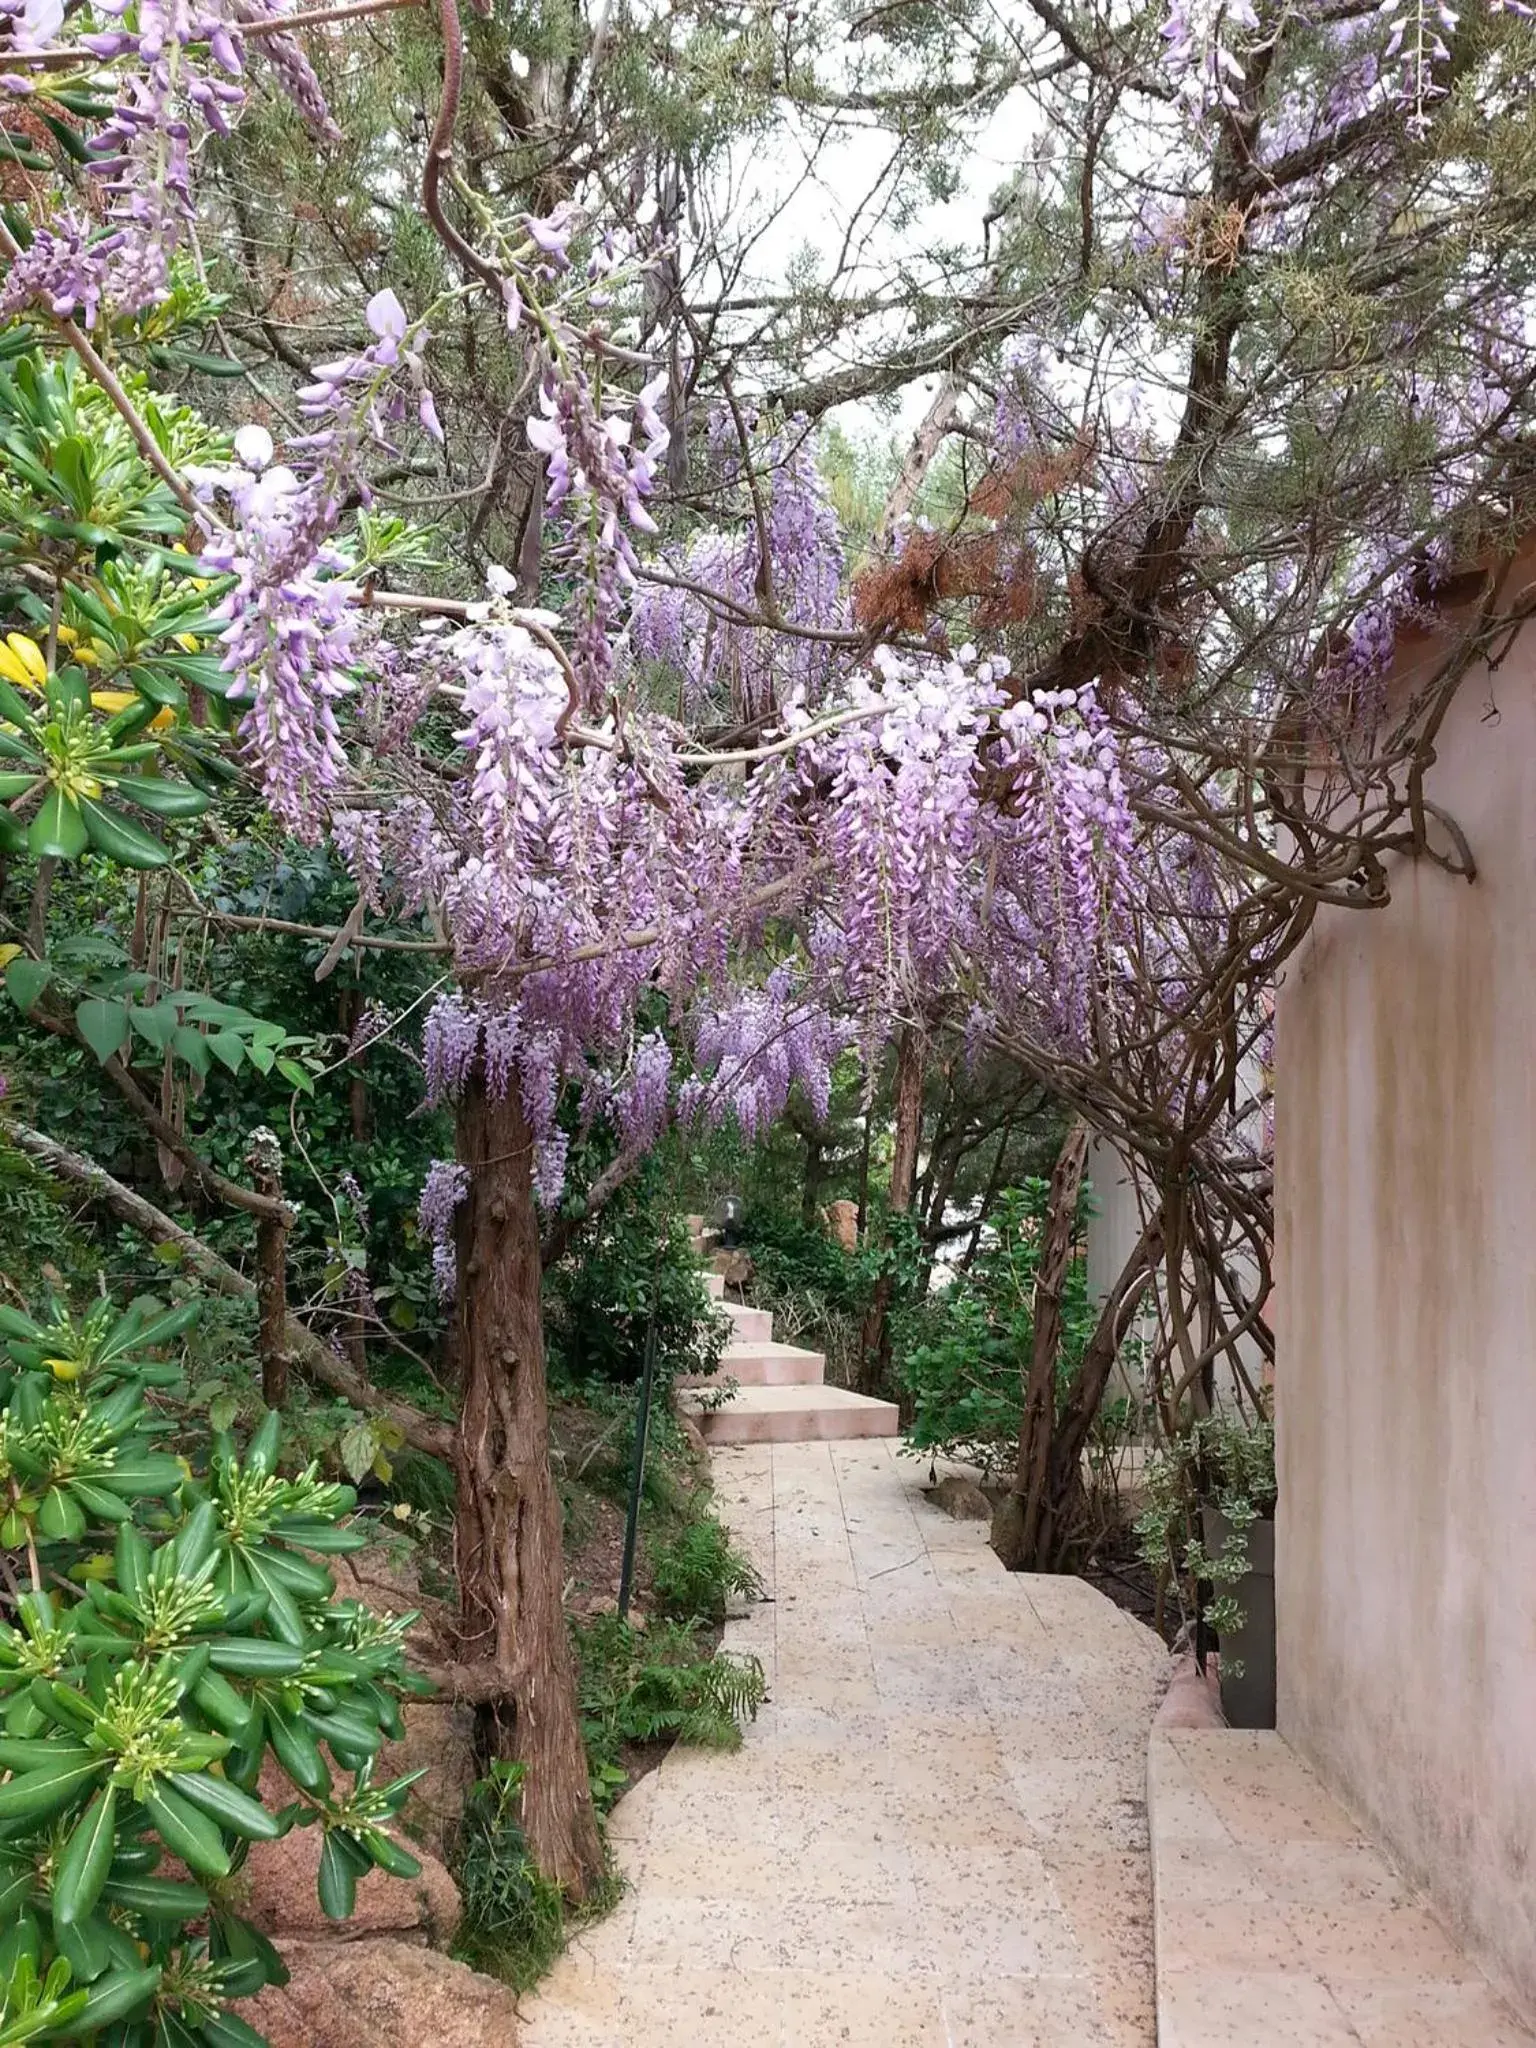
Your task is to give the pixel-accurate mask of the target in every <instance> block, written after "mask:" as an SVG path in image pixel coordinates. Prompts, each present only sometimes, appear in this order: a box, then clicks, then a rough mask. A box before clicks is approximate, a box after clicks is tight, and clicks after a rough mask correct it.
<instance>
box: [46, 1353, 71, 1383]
mask: <svg viewBox="0 0 1536 2048" xmlns="http://www.w3.org/2000/svg"><path fill="white" fill-rule="evenodd" d="M43 1363H44V1365H46V1366H47V1368H48V1370H49V1371H50V1372H51V1373H52V1374H53V1376H54V1378H55V1379H56V1380H77V1379H79V1377H80V1361H79V1359H78V1358H45V1359H44V1360H43Z"/></svg>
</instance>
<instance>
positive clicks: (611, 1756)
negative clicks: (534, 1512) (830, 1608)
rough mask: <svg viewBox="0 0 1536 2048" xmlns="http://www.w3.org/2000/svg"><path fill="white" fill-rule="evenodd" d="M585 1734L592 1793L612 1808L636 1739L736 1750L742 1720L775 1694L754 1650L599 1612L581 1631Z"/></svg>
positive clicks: (686, 1625) (688, 1626)
mask: <svg viewBox="0 0 1536 2048" xmlns="http://www.w3.org/2000/svg"><path fill="white" fill-rule="evenodd" d="M575 1637H576V1649H577V1656H578V1659H579V1662H580V1682H579V1687H578V1692H579V1700H580V1707H581V1725H582V1734H583V1736H584V1737H585V1739H586V1744H587V1757H588V1760H589V1762H590V1764H591V1768H592V1788H593V1796H594V1797H595V1798H596V1799H597V1802H598V1804H599V1806H600V1807H602V1808H604V1810H606V1809H607V1808H608V1807H610V1806H611V1805H612V1804H613V1802H614V1800H615V1799H617V1797H618V1796H619V1794H620V1792H622V1791H623V1789H624V1786H625V1784H626V1782H627V1777H628V1774H627V1772H626V1770H625V1768H624V1750H625V1748H626V1746H627V1745H629V1744H632V1743H639V1744H649V1743H657V1742H666V1743H670V1742H688V1743H694V1744H697V1745H699V1746H700V1747H702V1748H708V1749H734V1748H736V1746H737V1745H738V1743H739V1742H740V1741H741V1724H742V1722H743V1721H744V1720H749V1719H755V1718H756V1715H757V1710H758V1708H759V1707H760V1706H761V1705H762V1703H763V1701H764V1700H765V1699H766V1698H767V1696H768V1689H767V1685H766V1683H765V1681H764V1678H763V1667H762V1665H761V1664H760V1663H759V1662H758V1660H757V1659H756V1658H755V1657H740V1656H735V1655H733V1654H732V1653H730V1652H729V1651H722V1652H720V1653H719V1654H718V1655H715V1656H711V1654H710V1649H709V1643H708V1641H707V1639H706V1638H704V1637H703V1636H701V1634H700V1632H699V1629H698V1626H697V1624H695V1623H691V1622H677V1621H657V1622H655V1623H653V1624H652V1626H651V1627H650V1628H648V1629H645V1630H643V1631H642V1630H640V1629H636V1628H633V1627H631V1626H630V1624H629V1623H628V1622H627V1621H621V1620H620V1619H619V1617H618V1616H617V1615H616V1614H600V1615H597V1616H596V1617H595V1618H594V1619H593V1620H591V1621H589V1622H586V1623H584V1624H582V1625H580V1626H578V1627H577V1629H576V1630H575Z"/></svg>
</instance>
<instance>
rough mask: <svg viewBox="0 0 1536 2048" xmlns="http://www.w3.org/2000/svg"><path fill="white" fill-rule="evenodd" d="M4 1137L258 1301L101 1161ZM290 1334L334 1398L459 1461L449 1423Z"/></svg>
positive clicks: (214, 1278)
mask: <svg viewBox="0 0 1536 2048" xmlns="http://www.w3.org/2000/svg"><path fill="white" fill-rule="evenodd" d="M0 1132H3V1134H4V1135H5V1137H7V1138H8V1139H9V1140H10V1141H11V1143H12V1144H13V1145H15V1146H16V1147H17V1148H18V1149H19V1150H20V1151H23V1152H25V1153H26V1154H27V1155H28V1157H29V1158H32V1159H35V1160H36V1161H37V1163H38V1164H39V1165H40V1166H42V1167H44V1168H46V1170H47V1171H48V1172H49V1173H52V1174H54V1175H56V1176H57V1177H58V1178H59V1179H60V1180H65V1181H68V1182H70V1183H71V1185H72V1186H74V1187H77V1188H80V1189H82V1190H83V1191H84V1193H85V1194H86V1195H88V1196H89V1198H90V1199H91V1200H92V1201H93V1202H99V1203H100V1204H101V1206H102V1207H103V1208H104V1209H106V1210H107V1211H108V1212H109V1213H110V1214H111V1215H113V1216H115V1217H116V1218H117V1219H118V1221H119V1222H120V1223H126V1224H127V1225H128V1226H129V1228H130V1229H131V1230H136V1231H138V1233H139V1235H140V1236H141V1237H146V1238H148V1239H149V1241H150V1243H151V1244H173V1245H175V1246H176V1248H177V1250H178V1251H179V1252H180V1253H181V1255H182V1258H183V1259H184V1260H185V1262H186V1265H187V1268H188V1270H189V1271H190V1272H193V1273H195V1274H196V1275H197V1277H198V1279H199V1280H201V1281H202V1283H203V1285H204V1286H205V1287H211V1288H212V1289H213V1291H214V1293H215V1294H222V1295H225V1296H226V1297H228V1298H229V1299H230V1300H232V1301H254V1300H255V1299H256V1283H255V1281H254V1280H247V1278H246V1277H245V1275H244V1274H243V1273H239V1272H237V1271H236V1270H235V1268H234V1267H233V1266H231V1265H230V1264H229V1263H228V1262H227V1261H226V1260H224V1259H221V1258H220V1257H219V1255H218V1253H217V1252H216V1251H213V1250H211V1249H210V1248H209V1246H207V1245H205V1244H204V1243H203V1241H202V1239H201V1238H200V1237H194V1236H193V1235H192V1233H191V1231H190V1230H183V1229H182V1227H181V1225H180V1224H179V1223H175V1222H173V1221H172V1220H171V1218H170V1217H169V1216H167V1215H166V1214H165V1212H164V1210H163V1209H157V1208H156V1207H155V1205H154V1203H153V1202H148V1201H146V1200H145V1199H144V1197H143V1196H142V1195H140V1194H137V1193H135V1191H134V1190H133V1189H132V1188H130V1187H125V1186H124V1185H123V1183H122V1182H121V1181H120V1180H115V1179H114V1178H113V1176H112V1175H111V1174H110V1173H108V1172H107V1170H106V1168H105V1167H104V1166H98V1165H97V1164H96V1162H95V1160H94V1159H88V1158H87V1157H86V1156H85V1154H84V1153H83V1152H73V1151H71V1150H70V1148H69V1147H68V1146H67V1145H61V1144H60V1143H59V1142H58V1140H57V1139H56V1138H50V1137H48V1136H47V1135H46V1134H45V1133H44V1132H42V1131H34V1130H33V1129H32V1128H31V1127H30V1125H28V1124H21V1123H16V1122H15V1121H13V1120H12V1119H10V1118H7V1119H6V1121H5V1122H4V1124H0ZM284 1337H285V1340H286V1342H287V1346H288V1349H289V1350H290V1351H291V1352H292V1353H293V1355H294V1357H295V1358H296V1359H297V1360H298V1362H299V1364H300V1365H301V1366H302V1367H303V1369H304V1371H305V1372H307V1373H308V1374H309V1376H310V1378H311V1379H315V1380H318V1381H319V1382H320V1384H321V1385H322V1386H325V1387H329V1388H330V1389H331V1392H332V1393H333V1394H340V1395H341V1397H342V1399H343V1400H346V1401H350V1402H351V1403H352V1405H353V1407H354V1408H361V1409H363V1410H364V1411H365V1412H366V1413H368V1414H370V1415H383V1416H385V1417H387V1418H388V1420H389V1421H391V1422H392V1423H394V1425H395V1427H396V1428H397V1429H398V1430H399V1431H400V1434H401V1435H402V1436H403V1437H404V1439H405V1441H406V1442H407V1443H408V1444H409V1445H410V1446H411V1448H412V1449H413V1450H417V1451H425V1452H426V1453H427V1454H428V1455H429V1456H430V1457H434V1458H447V1457H449V1456H451V1454H452V1449H453V1433H452V1431H451V1430H450V1429H449V1428H448V1426H447V1424H446V1423H442V1422H434V1421H433V1420H432V1419H431V1417H430V1416H426V1415H423V1414H422V1412H421V1410H420V1409H419V1408H412V1407H410V1406H409V1405H408V1404H407V1403H406V1402H404V1401H395V1400H392V1399H391V1398H390V1396H389V1395H388V1394H384V1393H381V1392H380V1391H379V1389H378V1388H377V1387H372V1386H368V1385H366V1384H364V1383H363V1382H362V1381H360V1380H359V1379H358V1377H357V1375H356V1374H355V1373H354V1372H353V1371H352V1370H351V1368H350V1367H349V1366H348V1365H347V1364H346V1362H345V1360H343V1359H340V1358H338V1357H337V1356H336V1353H335V1352H334V1351H332V1349H331V1347H330V1346H329V1345H328V1344H322V1343H321V1342H320V1339H319V1338H318V1337H316V1336H315V1335H314V1334H313V1332H312V1331H310V1330H307V1329H306V1328H305V1327H304V1325H303V1324H302V1323H301V1322H299V1321H298V1320H297V1319H296V1318H295V1317H293V1316H289V1318H288V1320H287V1323H286V1324H285V1326H284Z"/></svg>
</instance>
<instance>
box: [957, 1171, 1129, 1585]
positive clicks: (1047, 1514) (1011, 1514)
mask: <svg viewBox="0 0 1536 2048" xmlns="http://www.w3.org/2000/svg"><path fill="white" fill-rule="evenodd" d="M1162 1232H1163V1219H1162V1213H1161V1211H1160V1210H1159V1211H1156V1212H1154V1214H1153V1215H1152V1216H1151V1217H1150V1218H1149V1219H1148V1220H1147V1222H1146V1224H1145V1225H1144V1227H1143V1229H1142V1233H1141V1236H1140V1237H1139V1238H1138V1239H1137V1241H1136V1243H1135V1245H1134V1246H1133V1248H1132V1250H1131V1254H1130V1256H1129V1258H1128V1259H1127V1260H1126V1262H1125V1264H1124V1265H1123V1266H1122V1267H1121V1269H1120V1272H1119V1275H1118V1277H1117V1278H1116V1280H1115V1284H1114V1286H1113V1287H1111V1288H1110V1290H1109V1292H1108V1294H1107V1295H1106V1296H1105V1297H1104V1302H1103V1306H1102V1307H1101V1309H1100V1311H1099V1319H1098V1322H1097V1323H1096V1324H1095V1325H1094V1330H1093V1335H1092V1336H1091V1337H1090V1338H1089V1340H1088V1343H1087V1345H1086V1347H1085V1348H1084V1351H1083V1356H1082V1359H1081V1361H1080V1363H1079V1365H1078V1368H1077V1371H1076V1372H1075V1373H1074V1374H1073V1376H1072V1384H1071V1386H1070V1387H1069V1388H1068V1389H1067V1395H1066V1399H1065V1400H1064V1401H1063V1403H1062V1406H1061V1411H1060V1413H1059V1414H1053V1416H1052V1428H1051V1432H1050V1436H1049V1440H1048V1444H1047V1447H1046V1453H1045V1457H1044V1461H1043V1463H1039V1462H1037V1461H1036V1459H1035V1456H1034V1448H1035V1447H1034V1446H1033V1445H1032V1446H1031V1461H1030V1465H1029V1467H1028V1469H1027V1470H1026V1467H1025V1464H1024V1459H1023V1446H1022V1443H1021V1447H1020V1462H1019V1466H1018V1469H1017V1471H1016V1472H1015V1474H1014V1483H1013V1486H1012V1488H1011V1489H1010V1491H1009V1494H1008V1497H1007V1498H1006V1499H1005V1500H1004V1501H1003V1502H1002V1504H1001V1506H1000V1507H999V1508H998V1511H997V1514H996V1515H995V1516H994V1518H993V1523H992V1547H993V1549H994V1550H995V1551H996V1552H997V1554H998V1556H999V1557H1000V1558H1002V1560H1003V1562H1004V1564H1006V1565H1007V1566H1008V1567H1009V1569H1010V1570H1011V1571H1026V1572H1060V1571H1068V1570H1070V1569H1072V1568H1073V1566H1074V1565H1075V1564H1076V1563H1080V1562H1081V1559H1080V1558H1079V1557H1078V1556H1077V1552H1078V1551H1079V1550H1081V1549H1082V1547H1083V1541H1082V1539H1083V1510H1084V1498H1083V1452H1084V1451H1085V1450H1086V1449H1087V1446H1088V1438H1089V1436H1090V1434H1091V1433H1092V1430H1093V1424H1094V1419H1095V1417H1096V1416H1097V1415H1098V1412H1099V1407H1100V1404H1101V1403H1102V1401H1103V1399H1104V1391H1105V1388H1106V1387H1107V1386H1108V1385H1109V1376H1110V1374H1111V1372H1112V1371H1113V1370H1114V1365H1115V1360H1116V1358H1118V1356H1119V1355H1120V1347H1121V1345H1122V1344H1123V1343H1124V1342H1125V1339H1126V1335H1127V1333H1128V1332H1129V1330H1130V1327H1131V1324H1132V1322H1133V1321H1134V1319H1135V1316H1136V1311H1137V1308H1138V1307H1139V1306H1140V1303H1141V1297H1142V1295H1143V1294H1144V1293H1145V1291H1146V1288H1147V1283H1148V1282H1149V1281H1150V1280H1151V1278H1152V1275H1153V1273H1154V1272H1155V1271H1156V1269H1157V1263H1158V1259H1159V1256H1160V1255H1161V1250H1162ZM1021 1480H1022V1481H1023V1482H1024V1483H1023V1486H1022V1487H1021V1484H1020V1482H1021Z"/></svg>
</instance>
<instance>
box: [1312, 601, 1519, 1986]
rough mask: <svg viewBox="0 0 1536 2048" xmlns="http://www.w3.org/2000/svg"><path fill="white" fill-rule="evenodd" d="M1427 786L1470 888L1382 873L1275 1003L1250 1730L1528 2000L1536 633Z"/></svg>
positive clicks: (1457, 724) (1422, 644)
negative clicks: (1263, 1669)
mask: <svg viewBox="0 0 1536 2048" xmlns="http://www.w3.org/2000/svg"><path fill="white" fill-rule="evenodd" d="M1435 651H1436V650H1435V647H1434V644H1433V643H1432V642H1429V641H1427V640H1425V639H1422V638H1421V639H1420V640H1419V641H1418V642H1417V644H1416V645H1415V646H1414V647H1413V648H1412V649H1411V650H1410V652H1409V654H1408V656H1407V657H1406V659H1405V660H1404V661H1403V662H1402V663H1401V664H1400V667H1401V669H1402V671H1404V672H1403V673H1400V675H1399V676H1398V678H1397V686H1402V685H1403V684H1405V683H1407V682H1411V680H1412V675H1413V674H1415V673H1417V674H1422V673H1424V672H1425V670H1426V668H1427V665H1428V663H1429V662H1430V661H1431V660H1432V658H1433V656H1434V653H1435ZM1394 694H1395V690H1394ZM1490 714H1491V715H1490ZM1429 792H1430V795H1431V796H1432V797H1433V798H1434V800H1435V801H1437V802H1438V803H1439V804H1440V805H1442V806H1444V807H1445V808H1446V809H1447V810H1449V812H1450V813H1451V814H1452V815H1453V816H1454V817H1455V818H1456V819H1457V820H1458V821H1459V823H1460V824H1461V826H1462V828H1463V829H1464V830H1465V832H1466V833H1467V835H1468V837H1469V839H1470V841H1471V843H1472V848H1473V851H1474V854H1475V856H1476V858H1477V860H1478V862H1479V864H1480V870H1481V871H1480V874H1479V877H1478V880H1477V881H1476V883H1475V884H1473V885H1471V886H1468V884H1467V883H1465V882H1459V881H1454V880H1452V879H1451V878H1450V877H1448V876H1446V875H1445V874H1443V873H1442V872H1440V871H1439V870H1438V869H1436V868H1434V867H1432V866H1431V865H1430V864H1428V863H1425V862H1418V863H1413V862H1398V863H1397V864H1396V865H1395V867H1394V871H1393V873H1392V877H1391V888H1392V901H1391V904H1390V906H1389V907H1388V908H1386V909H1385V910H1381V911H1363V910H1362V911H1358V912H1350V911H1343V910H1330V911H1325V912H1323V914H1322V915H1321V916H1320V918H1319V920H1318V923H1317V925H1316V928H1315V931H1314V934H1313V936H1312V938H1311V939H1310V940H1309V942H1308V946H1307V949H1306V951H1305V952H1304V953H1303V954H1302V956H1301V957H1300V958H1299V959H1298V960H1297V961H1296V962H1294V963H1293V964H1292V966H1291V968H1290V969H1289V971H1288V974H1287V977H1286V980H1285V983H1284V985H1283V987H1282V989H1281V991H1280V998H1279V1004H1278V1030H1277V1051H1276V1106H1277V1117H1276V1121H1277V1135H1276V1180H1277V1187H1276V1239H1277V1243H1276V1266H1277V1269H1278V1274H1277V1291H1278V1301H1277V1304H1276V1305H1277V1310H1278V1316H1277V1323H1278V1358H1277V1367H1276V1378H1277V1382H1278V1418H1277V1419H1278V1441H1279V1462H1280V1527H1279V1546H1278V1548H1279V1557H1278V1581H1277V1588H1276V1593H1277V1606H1278V1628H1279V1673H1280V1725H1281V1728H1282V1731H1283V1732H1284V1733H1285V1734H1286V1735H1287V1736H1289V1738H1290V1739H1291V1740H1292V1741H1293V1742H1294V1743H1296V1744H1297V1745H1298V1746H1299V1747H1300V1748H1301V1749H1302V1750H1304V1751H1305V1752H1306V1753H1307V1755H1309V1756H1310V1757H1311V1758H1312V1759H1313V1760H1314V1762H1315V1763H1316V1764H1317V1766H1318V1767H1319V1769H1320V1771H1321V1773H1322V1775H1323V1776H1324V1777H1325V1779H1326V1780H1327V1781H1328V1782H1329V1784H1330V1785H1331V1786H1332V1787H1333V1788H1334V1789H1335V1790H1336V1791H1337V1792H1338V1793H1339V1794H1340V1795H1341V1796H1342V1797H1343V1798H1344V1799H1345V1801H1346V1802H1347V1803H1348V1804H1350V1805H1351V1806H1353V1807H1354V1808H1355V1809H1356V1811H1357V1812H1358V1813H1360V1815H1361V1816H1362V1818H1364V1819H1365V1820H1366V1821H1367V1822H1368V1823H1369V1824H1370V1825H1371V1826H1372V1828H1373V1829H1374V1831H1375V1832H1376V1833H1377V1834H1378V1835H1379V1836H1380V1837H1381V1838H1382V1839H1383V1840H1384V1841H1385V1842H1386V1843H1387V1845H1388V1846H1389V1847H1390V1848H1391V1849H1392V1850H1393V1851H1394V1852H1395V1853H1396V1854H1397V1856H1398V1857H1399V1859H1400V1861H1401V1862H1402V1863H1403V1865H1404V1867H1405V1869H1406V1870H1407V1872H1408V1873H1409V1875H1410V1876H1411V1877H1412V1878H1414V1879H1415V1880H1416V1881H1418V1882H1419V1883H1421V1884H1423V1885H1424V1886H1425V1887H1426V1888H1427V1889H1428V1890H1429V1891H1430V1892H1431V1893H1432V1895H1433V1896H1434V1897H1435V1899H1436V1900H1437V1902H1438V1903H1439V1904H1440V1905H1441V1907H1442V1908H1443V1909H1444V1910H1446V1911H1447V1912H1448V1913H1449V1915H1450V1916H1451V1917H1452V1918H1453V1920H1454V1921H1455V1922H1456V1924H1457V1927H1458V1930H1459V1931H1460V1932H1461V1934H1462V1935H1463V1937H1464V1939H1466V1940H1467V1941H1468V1943H1469V1944H1470V1946H1471V1947H1472V1948H1473V1949H1474V1950H1475V1951H1476V1952H1478V1953H1480V1955H1481V1956H1482V1958H1483V1960H1484V1961H1485V1962H1486V1963H1487V1964H1488V1965H1489V1966H1490V1968H1491V1969H1492V1970H1493V1972H1494V1974H1495V1975H1496V1976H1497V1977H1499V1978H1500V1979H1501V1980H1502V1981H1503V1983H1504V1985H1505V1987H1506V1988H1507V1989H1510V1990H1512V1991H1513V1992H1514V1993H1515V1995H1516V1996H1517V1998H1518V1999H1520V2000H1521V2001H1522V2002H1523V2003H1524V2004H1526V2005H1527V2006H1528V2007H1529V2008H1531V2009H1532V2010H1536V1079H1533V1076H1536V628H1530V629H1527V630H1526V632H1525V634H1524V636H1523V639H1522V640H1521V641H1520V642H1519V643H1517V645H1516V647H1515V648H1514V650H1513V652H1512V653H1511V655H1510V657H1509V658H1508V659H1507V660H1506V661H1505V662H1504V664H1503V666H1502V667H1501V668H1500V669H1499V671H1498V672H1497V674H1496V675H1492V676H1490V675H1489V674H1488V672H1487V671H1486V670H1474V671H1473V672H1472V673H1471V674H1470V675H1469V676H1468V677H1467V678H1466V680H1465V681H1464V683H1463V685H1462V687H1461V690H1460V691H1459V693H1458V697H1457V701H1456V703H1455V704H1454V705H1453V707H1452V710H1451V712H1450V716H1449V719H1448V721H1447V723H1446V725H1445V727H1444V730H1443V732H1442V734H1441V737H1440V740H1439V745H1438V760H1437V763H1436V765H1435V767H1434V768H1433V770H1432V771H1431V779H1430V783H1429Z"/></svg>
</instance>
